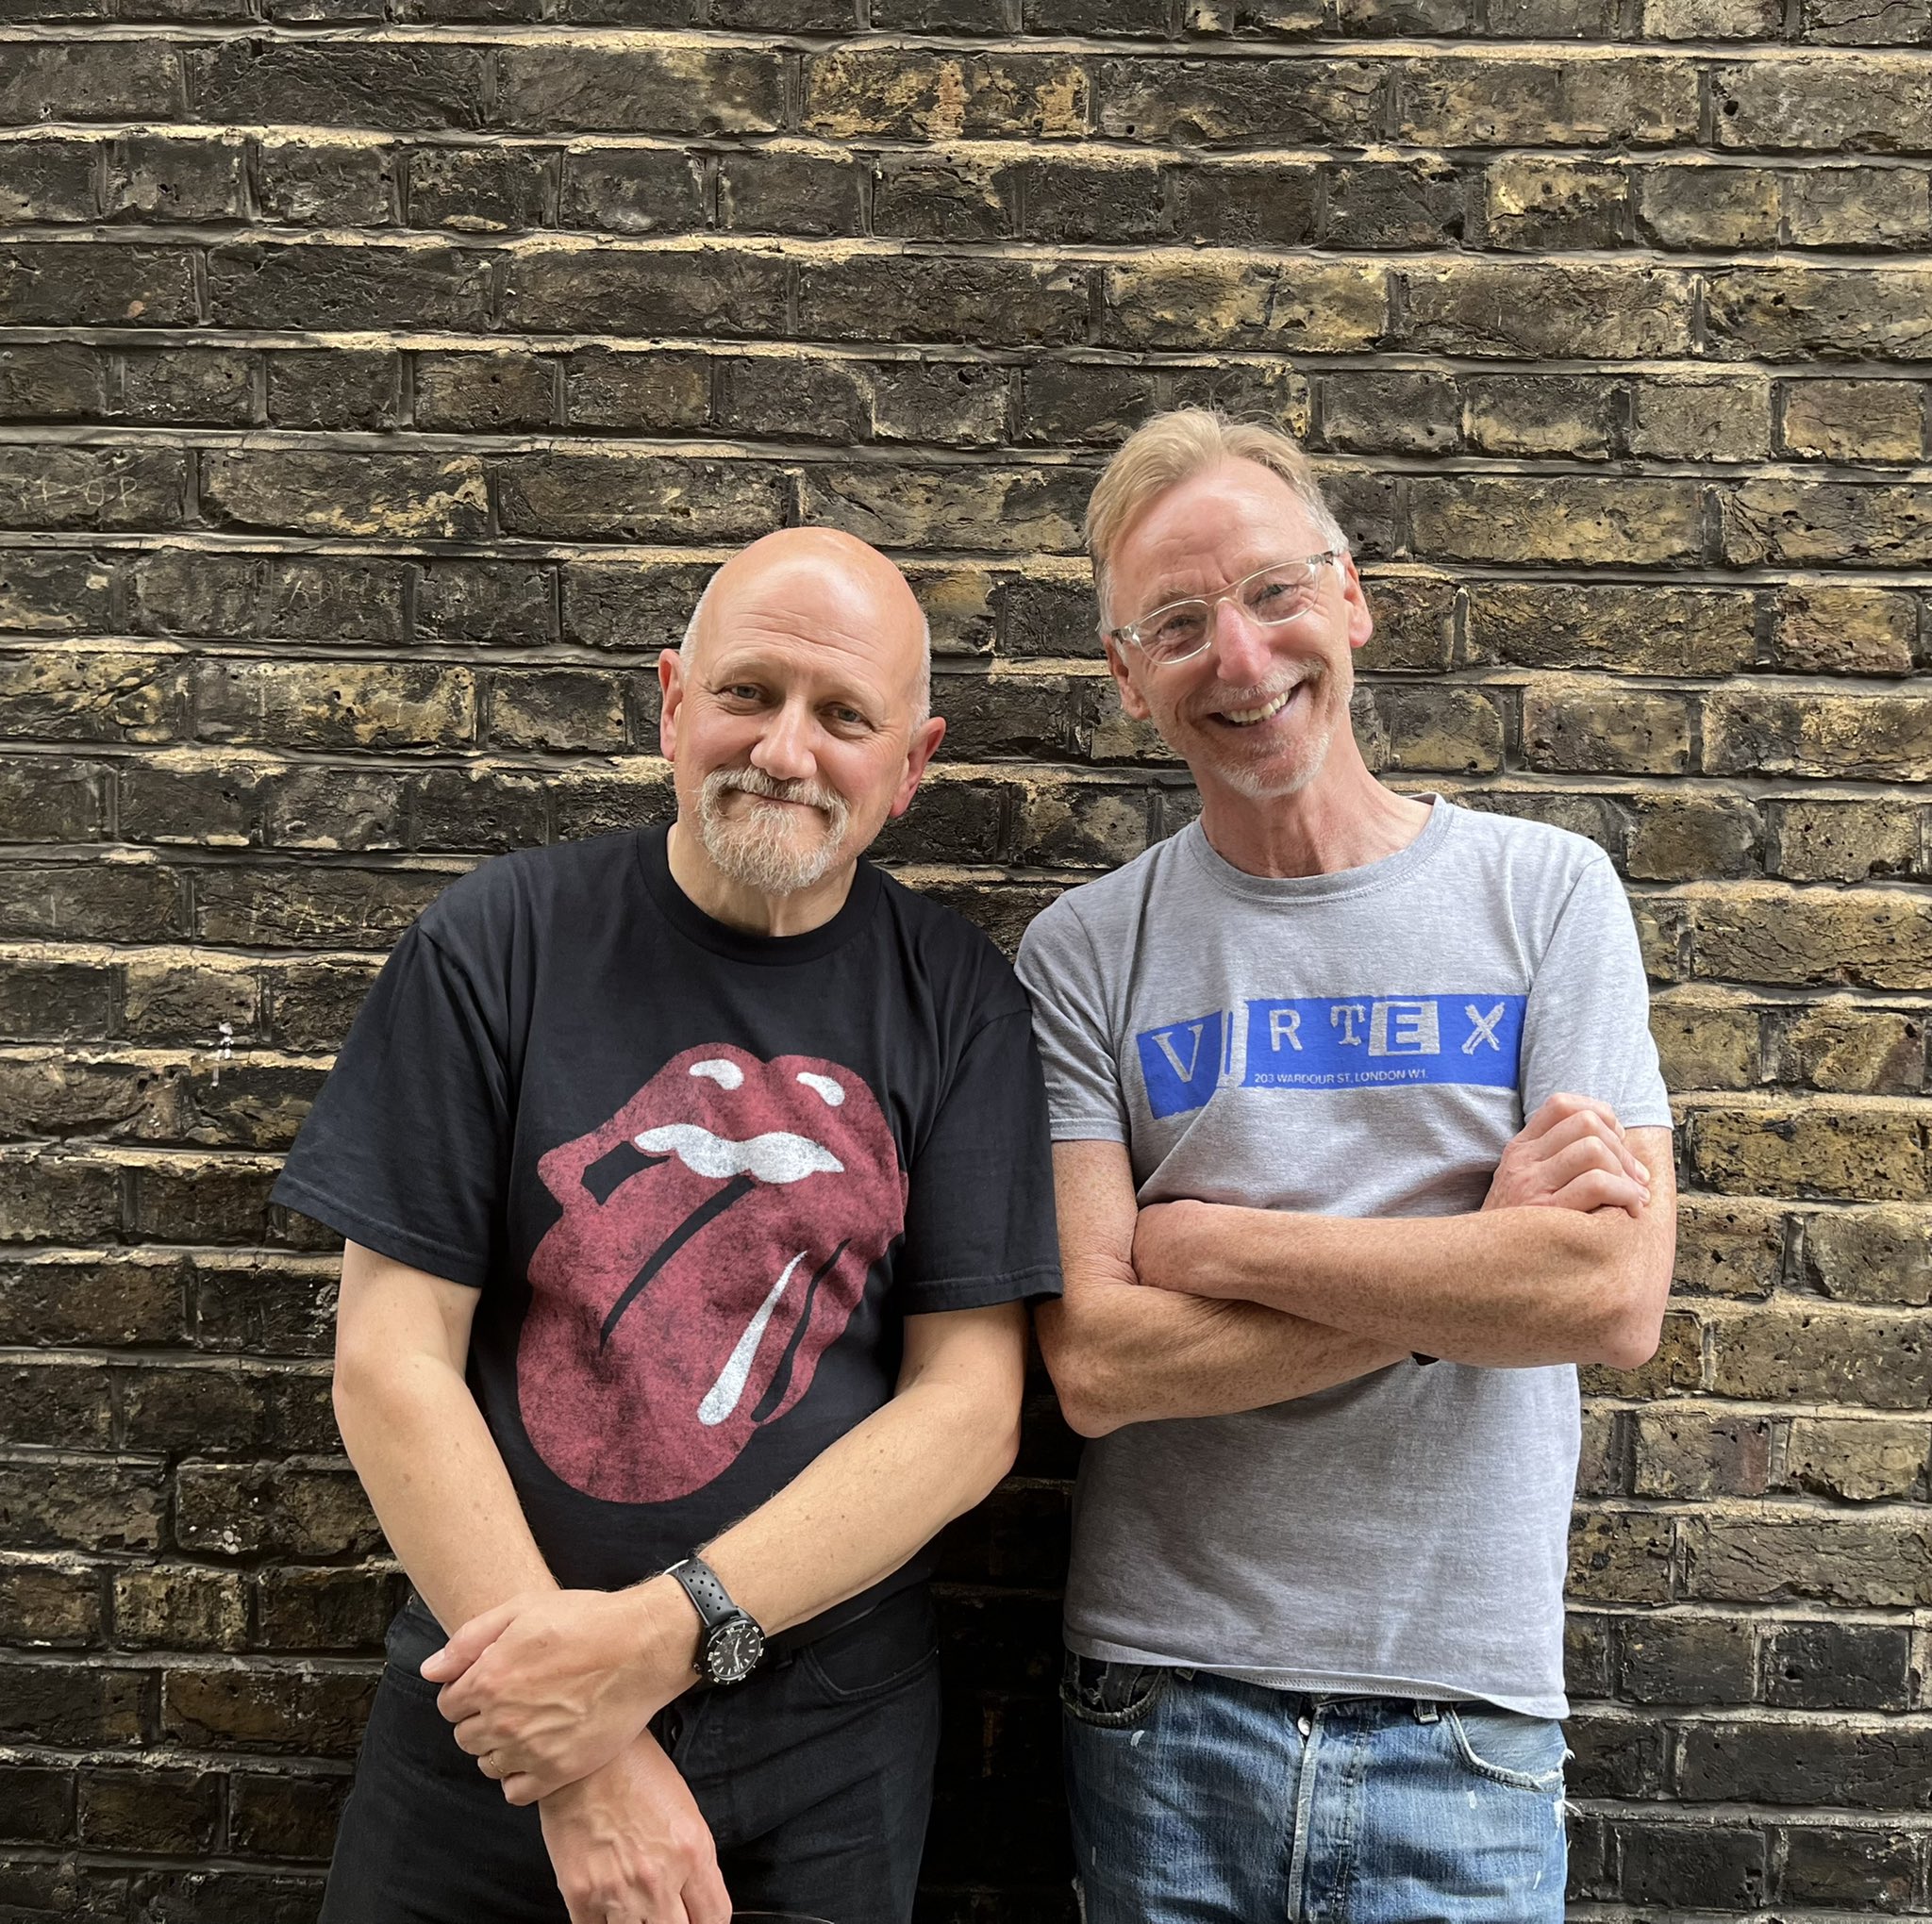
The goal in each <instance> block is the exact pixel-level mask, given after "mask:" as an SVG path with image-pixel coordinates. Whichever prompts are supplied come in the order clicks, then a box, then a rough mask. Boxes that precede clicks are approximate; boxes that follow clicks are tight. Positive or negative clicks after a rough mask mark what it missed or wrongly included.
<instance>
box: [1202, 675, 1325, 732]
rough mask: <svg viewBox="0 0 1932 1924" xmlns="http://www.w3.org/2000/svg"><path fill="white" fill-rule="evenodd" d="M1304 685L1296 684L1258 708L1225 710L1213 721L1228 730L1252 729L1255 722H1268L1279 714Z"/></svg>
mask: <svg viewBox="0 0 1932 1924" xmlns="http://www.w3.org/2000/svg"><path fill="white" fill-rule="evenodd" d="M1303 686H1304V684H1302V683H1301V682H1296V683H1295V685H1294V687H1293V688H1287V689H1284V690H1283V691H1282V692H1281V693H1280V694H1278V695H1276V696H1275V697H1274V699H1273V700H1272V701H1268V702H1263V703H1262V704H1261V705H1260V706H1259V707H1258V708H1226V709H1224V710H1223V711H1222V712H1221V713H1220V714H1218V715H1216V716H1215V717H1214V720H1215V721H1219V722H1221V723H1222V724H1223V725H1224V727H1228V728H1253V727H1254V726H1255V725H1256V724H1257V722H1261V721H1269V720H1270V719H1271V718H1272V717H1274V716H1276V715H1278V714H1280V713H1281V711H1282V710H1283V709H1284V708H1285V707H1287V706H1288V705H1289V704H1290V703H1291V701H1293V700H1294V698H1295V697H1296V696H1297V695H1298V694H1300V693H1301V691H1302V688H1303Z"/></svg>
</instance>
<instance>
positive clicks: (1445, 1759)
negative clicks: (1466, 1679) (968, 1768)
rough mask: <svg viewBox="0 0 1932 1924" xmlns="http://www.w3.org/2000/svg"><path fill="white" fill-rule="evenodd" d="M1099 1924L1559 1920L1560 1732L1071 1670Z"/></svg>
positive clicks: (1431, 1711) (1072, 1720) (1455, 1712)
mask: <svg viewBox="0 0 1932 1924" xmlns="http://www.w3.org/2000/svg"><path fill="white" fill-rule="evenodd" d="M1060 1703H1061V1708H1062V1711H1063V1713H1064V1716H1063V1718H1062V1722H1063V1727H1064V1732H1065V1742H1066V1762H1067V1779H1068V1792H1069V1800H1070V1802H1071V1805H1072V1813H1073V1825H1074V1857H1075V1864H1076V1868H1077V1871H1078V1876H1079V1883H1080V1887H1081V1893H1082V1899H1083V1903H1084V1915H1085V1917H1086V1924H1284V1920H1291V1919H1292V1920H1303V1919H1306V1920H1309V1924H1316V1920H1319V1924H1560V1919H1561V1918H1562V1916H1563V1883H1564V1868H1565V1853H1564V1839H1563V1759H1564V1755H1565V1752H1564V1749H1563V1732H1562V1726H1561V1725H1560V1724H1557V1723H1556V1722H1555V1721H1553V1720H1551V1719H1549V1718H1545V1717H1522V1716H1519V1715H1518V1714H1517V1713H1515V1712H1514V1711H1506V1710H1497V1709H1494V1708H1493V1707H1491V1706H1490V1705H1487V1704H1475V1703H1442V1704H1432V1703H1422V1702H1413V1701H1410V1700H1407V1699H1398V1698H1386V1697H1305V1696H1301V1695H1298V1694H1296V1693H1294V1692H1291V1691H1282V1690H1271V1689H1267V1688H1264V1687H1263V1686H1261V1685H1260V1684H1256V1683H1240V1682H1237V1681H1236V1680H1234V1679H1232V1678H1227V1677H1219V1676H1213V1675H1210V1674H1208V1673H1207V1672H1204V1671H1195V1670H1187V1669H1173V1668H1164V1667H1163V1668H1156V1667H1149V1666H1145V1665H1136V1664H1109V1663H1102V1662H1099V1661H1097V1660H1095V1659H1093V1658H1091V1657H1076V1656H1074V1655H1072V1654H1071V1653H1070V1654H1069V1655H1068V1658H1067V1664H1066V1671H1065V1676H1064V1680H1063V1682H1062V1684H1061V1689H1060Z"/></svg>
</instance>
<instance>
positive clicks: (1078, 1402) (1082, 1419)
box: [1046, 1356, 1127, 1441]
mask: <svg viewBox="0 0 1932 1924" xmlns="http://www.w3.org/2000/svg"><path fill="white" fill-rule="evenodd" d="M1046 1370H1047V1374H1048V1375H1049V1376H1051V1377H1052V1378H1053V1388H1054V1395H1055V1396H1056V1397H1057V1398H1058V1400H1059V1406H1060V1416H1061V1418H1062V1419H1063V1420H1064V1421H1065V1423H1066V1425H1067V1428H1068V1429H1070V1430H1072V1431H1073V1433H1074V1435H1076V1436H1084V1437H1086V1438H1088V1439H1089V1440H1090V1441H1091V1439H1092V1438H1093V1437H1095V1436H1105V1435H1108V1433H1109V1432H1111V1431H1114V1430H1118V1429H1119V1428H1120V1426H1121V1425H1122V1424H1123V1423H1124V1422H1125V1421H1126V1420H1127V1418H1126V1417H1125V1416H1124V1414H1123V1413H1122V1411H1121V1410H1120V1408H1119V1406H1118V1404H1117V1402H1116V1401H1115V1399H1114V1398H1113V1397H1112V1396H1110V1395H1109V1394H1108V1384H1107V1383H1106V1381H1105V1373H1104V1372H1103V1371H1101V1370H1099V1369H1095V1368H1092V1367H1091V1365H1089V1366H1086V1367H1079V1366H1075V1365H1074V1364H1073V1363H1072V1361H1071V1360H1070V1359H1057V1358H1055V1357H1053V1356H1049V1357H1048V1358H1047V1362H1046Z"/></svg>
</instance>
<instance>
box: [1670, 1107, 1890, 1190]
mask: <svg viewBox="0 0 1932 1924" xmlns="http://www.w3.org/2000/svg"><path fill="white" fill-rule="evenodd" d="M1685 1146H1686V1152H1687V1153H1688V1155H1689V1157H1690V1159H1691V1165H1692V1167H1693V1168H1694V1169H1696V1170H1697V1172H1698V1174H1699V1175H1700V1177H1701V1178H1702V1179H1703V1181H1704V1182H1705V1183H1706V1184H1707V1186H1709V1187H1711V1188H1714V1189H1717V1190H1720V1191H1722V1192H1724V1193H1727V1194H1736V1193H1742V1194H1746V1195H1773V1196H1834V1197H1845V1198H1848V1199H1850V1200H1853V1201H1857V1202H1894V1201H1917V1200H1918V1199H1920V1198H1922V1197H1924V1196H1925V1195H1926V1194H1927V1193H1928V1188H1927V1182H1928V1176H1927V1169H1926V1155H1925V1131H1924V1122H1923V1121H1922V1120H1921V1119H1920V1117H1919V1116H1918V1114H1917V1113H1916V1112H1915V1111H1914V1110H1913V1109H1911V1108H1910V1107H1908V1106H1907V1105H1905V1104H1903V1103H1881V1102H1877V1101H1875V1100H1873V1101H1864V1102H1860V1101H1857V1100H1856V1099H1845V1098H1840V1099H1839V1100H1837V1101H1831V1102H1825V1101H1816V1102H1813V1103H1811V1104H1809V1105H1808V1106H1807V1107H1805V1108H1796V1109H1794V1108H1792V1107H1790V1105H1788V1104H1785V1103H1768V1104H1766V1105H1764V1106H1762V1107H1751V1108H1735V1109H1720V1108H1709V1109H1700V1110H1699V1111H1697V1113H1695V1114H1694V1115H1692V1116H1691V1118H1690V1120H1689V1124H1688V1126H1687V1128H1686V1131H1685Z"/></svg>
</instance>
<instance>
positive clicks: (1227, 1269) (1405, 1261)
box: [1038, 1095, 1676, 1436]
mask: <svg viewBox="0 0 1932 1924" xmlns="http://www.w3.org/2000/svg"><path fill="white" fill-rule="evenodd" d="M1670 1143H1671V1136H1670V1131H1669V1130H1667V1129H1633V1130H1629V1131H1627V1132H1626V1131H1624V1129H1623V1128H1622V1126H1621V1125H1620V1124H1619V1123H1618V1122H1617V1120H1616V1118H1615V1116H1614V1115H1612V1114H1611V1112H1610V1111H1609V1110H1608V1109H1607V1107H1606V1106H1605V1105H1604V1104H1602V1103H1591V1102H1589V1101H1587V1100H1586V1099H1585V1098H1583V1097H1580V1096H1563V1095H1559V1096H1552V1097H1551V1098H1550V1099H1549V1101H1548V1102H1546V1103H1544V1104H1543V1105H1542V1107H1541V1108H1540V1109H1539V1110H1538V1111H1537V1113H1536V1114H1535V1115H1534V1116H1533V1117H1531V1118H1530V1120H1529V1121H1528V1122H1527V1123H1526V1124H1525V1125H1524V1128H1523V1130H1522V1132H1521V1133H1520V1134H1519V1135H1518V1136H1516V1137H1515V1138H1514V1139H1513V1140H1512V1141H1511V1142H1510V1144H1509V1147H1508V1149H1507V1152H1506V1153H1505V1154H1504V1157H1503V1160H1502V1162H1501V1164H1500V1165H1499V1166H1498V1168H1497V1170H1496V1174H1495V1177H1494V1179H1493V1180H1492V1182H1491V1186H1490V1193H1489V1197H1488V1199H1487V1200H1486V1201H1485V1202H1484V1204H1483V1207H1482V1209H1481V1210H1480V1211H1478V1212H1475V1213H1474V1214H1470V1215H1463V1216H1442V1217H1399V1218H1378V1219H1353V1218H1348V1217H1330V1216H1305V1215H1291V1214H1288V1213H1286V1212H1283V1211H1279V1210H1268V1209H1245V1208H1239V1207H1235V1206H1231V1205H1228V1204H1224V1203H1211V1202H1169V1203H1158V1204H1154V1205H1152V1206H1150V1207H1148V1208H1145V1209H1142V1208H1140V1207H1139V1205H1138V1203H1137V1202H1136V1198H1135V1193H1134V1182H1133V1175H1132V1171H1131V1169H1130V1167H1129V1164H1128V1160H1127V1153H1126V1151H1125V1149H1124V1147H1123V1146H1122V1145H1121V1144H1119V1143H1116V1142H1060V1143H1056V1144H1055V1146H1054V1186H1055V1190H1056V1193H1057V1196H1058V1208H1059V1231H1060V1250H1061V1268H1062V1271H1063V1273H1064V1277H1065V1283H1066V1294H1065V1296H1064V1297H1063V1298H1062V1299H1061V1300H1060V1301H1059V1302H1057V1303H1051V1304H1046V1305H1042V1307H1041V1312H1040V1315H1039V1318H1038V1326H1039V1331H1040V1344H1041V1350H1042V1352H1044V1353H1045V1356H1046V1362H1047V1367H1048V1368H1049V1370H1050V1371H1051V1372H1052V1375H1053V1379H1054V1385H1055V1387H1056V1389H1057V1390H1058V1393H1059V1400H1060V1407H1061V1409H1062V1410H1063V1411H1064V1413H1065V1415H1066V1417H1067V1419H1068V1421H1069V1422H1070V1423H1072V1424H1073V1426H1074V1429H1076V1430H1078V1431H1079V1432H1080V1433H1081V1434H1082V1435H1088V1436H1100V1435H1106V1434H1107V1433H1108V1431H1109V1430H1114V1429H1118V1428H1119V1427H1120V1426H1121V1425H1122V1424H1124V1423H1135V1422H1145V1421H1148V1420H1151V1419H1154V1418H1165V1417H1192V1416H1224V1415H1229V1414H1231V1413H1233V1412H1235V1411H1238V1410H1250V1409H1259V1408H1263V1407H1265V1406H1266V1405H1268V1404H1270V1403H1275V1402H1287V1401H1289V1400H1290V1399H1291V1398H1293V1397H1298V1396H1306V1395H1308V1394H1309V1393H1310V1392H1312V1391H1314V1390H1318V1389H1325V1388H1327V1387H1328V1386H1329V1385H1332V1384H1337V1383H1343V1382H1347V1381H1349V1380H1350V1379H1352V1378H1354V1377H1357V1376H1364V1375H1367V1374H1369V1373H1370V1372H1371V1371H1373V1370H1376V1369H1381V1368H1387V1367H1388V1366H1389V1365H1390V1364H1391V1363H1399V1362H1401V1361H1403V1360H1404V1359H1405V1358H1407V1356H1408V1355H1409V1354H1410V1353H1411V1352H1417V1351H1420V1352H1424V1354H1427V1355H1431V1356H1440V1357H1443V1358H1446V1359H1448V1360H1450V1361H1452V1362H1458V1363H1474V1364H1485V1365H1489V1366H1491V1367H1512V1366H1515V1367H1520V1366H1525V1365H1530V1364H1539V1363H1558V1362H1578V1363H1583V1362H1602V1363H1608V1364H1611V1365H1613V1366H1614V1367H1616V1368H1635V1367H1636V1366H1637V1365H1638V1364H1639V1363H1641V1362H1642V1361H1643V1360H1644V1359H1645V1358H1646V1357H1648V1356H1649V1355H1650V1354H1651V1353H1652V1352H1654V1351H1655V1349H1656V1348H1657V1335H1658V1330H1659V1327H1660V1325H1661V1321H1662V1317H1663V1307H1664V1300H1665V1297H1666V1294H1667V1292H1668V1290H1669V1288H1670V1277H1671V1269H1672V1263H1673V1258H1674V1252H1675V1242H1676V1213H1675V1190H1674V1178H1673V1172H1672V1165H1671V1148H1670ZM1150 1285H1151V1286H1150Z"/></svg>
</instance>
